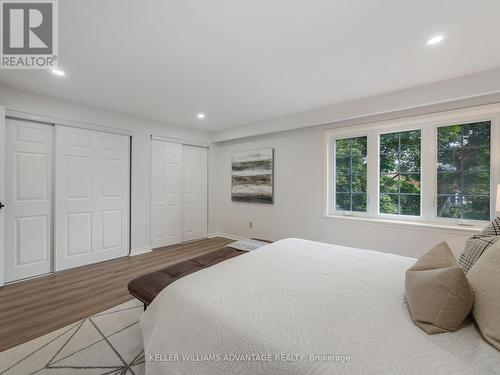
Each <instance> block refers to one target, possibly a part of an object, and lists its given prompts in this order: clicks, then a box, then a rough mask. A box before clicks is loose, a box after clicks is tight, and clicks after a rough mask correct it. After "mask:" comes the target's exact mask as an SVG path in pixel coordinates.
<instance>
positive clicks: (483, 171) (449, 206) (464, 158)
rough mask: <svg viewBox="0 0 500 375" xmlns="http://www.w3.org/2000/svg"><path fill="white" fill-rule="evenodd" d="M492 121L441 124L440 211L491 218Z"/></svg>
mask: <svg viewBox="0 0 500 375" xmlns="http://www.w3.org/2000/svg"><path fill="white" fill-rule="evenodd" d="M490 125H491V124H490V122H479V123H471V124H464V125H452V126H446V127H440V128H438V154H437V157H438V160H437V161H438V163H437V169H438V172H437V173H438V174H437V193H438V205H437V215H438V216H439V217H449V218H463V219H470V220H489V218H490V208H489V207H490V198H489V194H490V138H491V134H490V132H491V130H490Z"/></svg>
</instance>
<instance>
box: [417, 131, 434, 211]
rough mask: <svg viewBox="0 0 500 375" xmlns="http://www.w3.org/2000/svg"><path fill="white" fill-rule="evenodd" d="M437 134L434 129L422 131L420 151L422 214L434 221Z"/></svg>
mask: <svg viewBox="0 0 500 375" xmlns="http://www.w3.org/2000/svg"><path fill="white" fill-rule="evenodd" d="M436 137H437V132H436V129H435V128H434V127H430V128H427V127H424V128H423V129H422V138H421V151H420V158H421V159H420V183H421V189H420V194H421V199H422V204H421V207H422V208H421V212H422V218H423V219H424V220H433V219H434V218H435V217H436V209H437V184H436V182H437V181H436V172H437V163H436V158H437V154H436V153H437V151H436V150H437V138H436Z"/></svg>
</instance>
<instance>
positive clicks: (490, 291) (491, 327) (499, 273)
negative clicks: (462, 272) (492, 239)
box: [467, 241, 500, 350]
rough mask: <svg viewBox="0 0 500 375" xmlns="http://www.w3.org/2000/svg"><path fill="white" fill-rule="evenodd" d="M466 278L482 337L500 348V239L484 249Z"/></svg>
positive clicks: (473, 313) (473, 311) (473, 312)
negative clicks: (470, 289) (472, 296)
mask: <svg viewBox="0 0 500 375" xmlns="http://www.w3.org/2000/svg"><path fill="white" fill-rule="evenodd" d="M467 278H468V279H469V283H470V285H471V287H472V291H473V292H474V309H473V310H472V315H474V318H475V319H476V323H477V325H478V327H479V329H480V331H481V333H482V334H483V336H484V338H485V339H486V340H488V341H489V342H490V343H491V344H492V345H493V346H494V347H495V348H497V349H499V350H500V241H499V242H497V243H495V245H493V246H491V247H489V248H488V249H486V250H485V252H484V253H483V255H481V257H480V258H479V259H478V260H477V262H476V263H474V265H473V266H472V268H471V269H470V271H469V273H468V274H467Z"/></svg>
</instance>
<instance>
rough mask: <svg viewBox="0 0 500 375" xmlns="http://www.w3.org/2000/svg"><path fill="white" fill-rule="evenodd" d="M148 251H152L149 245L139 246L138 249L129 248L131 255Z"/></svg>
mask: <svg viewBox="0 0 500 375" xmlns="http://www.w3.org/2000/svg"><path fill="white" fill-rule="evenodd" d="M150 251H152V249H151V248H150V247H140V248H138V249H135V250H131V251H130V254H129V256H131V257H133V256H136V255H141V254H146V253H149V252H150Z"/></svg>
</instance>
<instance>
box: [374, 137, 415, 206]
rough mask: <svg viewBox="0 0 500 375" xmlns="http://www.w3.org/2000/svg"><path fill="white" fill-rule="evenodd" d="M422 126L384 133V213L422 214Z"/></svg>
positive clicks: (381, 180) (382, 196)
mask: <svg viewBox="0 0 500 375" xmlns="http://www.w3.org/2000/svg"><path fill="white" fill-rule="evenodd" d="M420 138H421V136H420V130H413V131H407V132H398V133H389V134H381V135H380V193H381V196H380V213H384V214H394V215H412V216H418V215H420Z"/></svg>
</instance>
